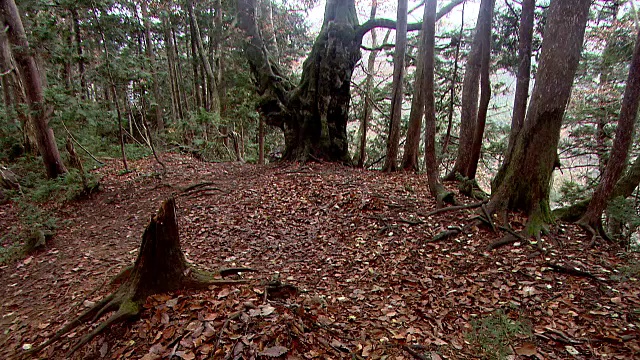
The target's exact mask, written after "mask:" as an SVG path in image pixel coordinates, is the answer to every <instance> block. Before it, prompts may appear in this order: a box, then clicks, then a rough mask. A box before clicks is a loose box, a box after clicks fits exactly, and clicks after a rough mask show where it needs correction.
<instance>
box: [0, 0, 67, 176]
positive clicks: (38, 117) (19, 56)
mask: <svg viewBox="0 0 640 360" xmlns="http://www.w3.org/2000/svg"><path fill="white" fill-rule="evenodd" d="M0 16H1V17H2V24H3V27H6V28H7V30H6V31H7V37H8V39H9V42H10V43H11V44H12V45H13V46H14V49H13V50H14V51H13V54H14V57H15V59H16V64H17V67H18V71H19V72H20V75H21V77H22V80H23V82H24V87H25V91H26V94H27V104H28V105H29V109H30V110H31V113H32V114H33V115H32V118H31V119H32V120H33V125H34V127H35V130H36V141H37V143H38V150H39V151H40V155H41V156H42V161H43V162H44V166H45V169H46V172H47V176H48V177H49V178H55V177H58V176H59V175H62V174H65V173H66V172H67V169H66V168H65V166H64V164H63V163H62V158H61V157H60V152H59V151H58V145H57V144H56V139H55V136H54V135H53V130H52V129H51V128H50V127H49V119H50V118H51V115H52V114H53V109H52V108H51V106H49V105H47V104H46V103H45V101H44V91H43V86H42V77H41V76H40V72H39V71H38V67H37V65H36V61H35V59H34V57H33V56H32V54H31V51H30V50H29V42H28V41H27V36H26V33H25V31H24V27H23V25H22V20H21V19H20V13H19V12H18V8H17V6H16V4H15V2H14V0H0ZM3 31H4V30H3ZM5 44H6V43H5Z"/></svg>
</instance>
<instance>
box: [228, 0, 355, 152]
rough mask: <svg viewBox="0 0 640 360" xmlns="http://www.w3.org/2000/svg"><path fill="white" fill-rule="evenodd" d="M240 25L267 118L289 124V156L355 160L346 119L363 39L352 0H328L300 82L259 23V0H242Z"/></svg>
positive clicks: (269, 121)
mask: <svg viewBox="0 0 640 360" xmlns="http://www.w3.org/2000/svg"><path fill="white" fill-rule="evenodd" d="M238 9H239V16H238V18H239V22H238V23H239V27H240V28H241V29H242V30H243V31H244V32H245V34H246V35H247V40H246V42H245V46H244V51H245V56H246V57H247V60H248V61H249V65H250V67H251V70H252V73H253V74H254V77H255V79H256V88H257V91H258V93H259V94H260V95H261V101H260V103H259V105H258V106H259V111H260V112H261V113H262V114H263V115H264V116H265V121H266V123H267V124H269V125H272V126H278V127H280V128H282V129H283V130H284V135H285V152H284V155H283V158H284V159H285V160H292V161H295V160H301V161H307V160H317V159H323V160H327V161H337V162H344V163H351V157H350V155H349V151H348V146H347V145H348V144H347V141H348V139H347V131H346V127H347V121H348V112H349V102H350V100H351V93H350V88H351V75H352V74H353V69H354V68H355V65H356V63H357V61H358V60H359V59H360V44H361V41H362V39H361V38H359V37H358V36H357V28H358V18H357V15H356V10H355V4H354V1H353V0H329V1H327V4H326V7H325V16H324V22H323V25H322V28H321V30H320V34H319V35H318V37H317V38H316V41H315V43H314V45H313V48H312V50H311V53H310V54H309V56H308V58H307V59H306V60H305V62H304V64H303V71H302V78H301V81H300V83H299V84H298V85H297V86H294V85H293V84H292V83H291V82H289V81H288V80H287V79H286V78H285V77H284V76H283V74H282V73H281V72H280V70H279V68H278V66H277V64H274V63H272V62H271V61H270V56H269V53H268V50H267V48H266V46H265V44H264V41H263V40H262V38H261V36H260V31H259V30H258V27H257V24H256V14H255V9H256V3H255V0H238Z"/></svg>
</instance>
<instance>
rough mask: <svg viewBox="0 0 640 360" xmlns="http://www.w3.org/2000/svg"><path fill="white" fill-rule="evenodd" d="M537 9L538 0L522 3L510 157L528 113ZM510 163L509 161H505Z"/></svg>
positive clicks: (509, 147) (507, 154)
mask: <svg viewBox="0 0 640 360" xmlns="http://www.w3.org/2000/svg"><path fill="white" fill-rule="evenodd" d="M535 9H536V0H523V1H522V15H521V16H520V28H519V30H518V32H519V34H520V35H519V39H520V42H519V43H518V74H517V82H516V92H515V96H514V99H513V115H512V117H511V132H509V144H508V146H507V152H506V153H505V156H509V154H510V153H511V150H512V149H513V144H514V142H515V139H516V137H517V136H518V133H520V129H522V125H523V124H524V118H525V115H526V113H527V100H528V99H529V82H530V80H531V47H532V43H533V24H534V15H535ZM505 162H508V159H505Z"/></svg>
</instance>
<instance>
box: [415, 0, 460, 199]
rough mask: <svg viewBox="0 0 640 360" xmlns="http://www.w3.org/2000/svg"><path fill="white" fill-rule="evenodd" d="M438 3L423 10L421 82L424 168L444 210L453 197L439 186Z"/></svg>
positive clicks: (432, 0)
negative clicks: (437, 104)
mask: <svg viewBox="0 0 640 360" xmlns="http://www.w3.org/2000/svg"><path fill="white" fill-rule="evenodd" d="M437 3H438V1H437V0H427V2H426V4H425V9H424V30H423V37H424V39H423V41H424V53H423V54H421V56H424V67H423V68H424V77H423V78H418V79H419V81H420V83H419V84H416V86H417V87H422V88H423V90H422V92H423V93H424V97H425V99H424V114H425V117H424V122H425V124H424V127H425V129H424V166H425V170H426V173H427V182H428V184H429V191H430V192H431V195H432V196H433V197H434V198H435V199H436V206H437V207H438V208H441V207H442V206H443V205H444V202H445V201H446V202H452V201H453V194H452V193H450V192H448V191H447V190H446V189H445V188H444V186H442V184H441V183H440V174H439V171H438V160H437V157H436V101H435V44H436V7H437Z"/></svg>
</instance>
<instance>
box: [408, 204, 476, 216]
mask: <svg viewBox="0 0 640 360" xmlns="http://www.w3.org/2000/svg"><path fill="white" fill-rule="evenodd" d="M485 203H486V201H481V202H477V203H472V204H466V205H456V206H449V207H446V208H442V209H436V210H433V211H430V212H428V213H418V215H420V216H424V217H429V216H433V215H436V214H440V213H443V212H448V211H456V210H463V209H474V208H477V207H480V206H482V205H483V204H485Z"/></svg>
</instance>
